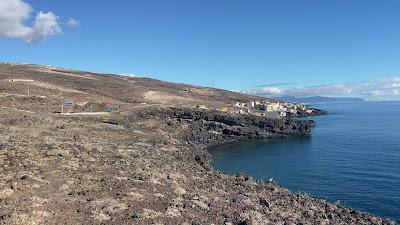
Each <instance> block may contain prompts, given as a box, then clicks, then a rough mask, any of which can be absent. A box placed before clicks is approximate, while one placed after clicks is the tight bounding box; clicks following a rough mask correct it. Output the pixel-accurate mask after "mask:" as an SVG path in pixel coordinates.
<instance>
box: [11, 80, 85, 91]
mask: <svg viewBox="0 0 400 225" xmlns="http://www.w3.org/2000/svg"><path fill="white" fill-rule="evenodd" d="M6 81H7V82H9V83H26V84H29V85H32V86H37V87H41V88H45V89H50V90H55V91H62V92H68V93H85V92H83V91H78V90H76V89H72V88H67V87H63V86H59V85H55V84H50V83H45V82H41V81H37V80H27V79H9V80H6Z"/></svg>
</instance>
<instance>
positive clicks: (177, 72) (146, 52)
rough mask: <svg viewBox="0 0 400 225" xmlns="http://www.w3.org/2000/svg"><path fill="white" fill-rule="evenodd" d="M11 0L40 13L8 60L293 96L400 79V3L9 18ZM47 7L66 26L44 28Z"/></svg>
mask: <svg viewBox="0 0 400 225" xmlns="http://www.w3.org/2000/svg"><path fill="white" fill-rule="evenodd" d="M10 1H11V2H23V3H25V4H27V5H29V6H30V7H31V11H30V13H29V15H30V16H29V18H26V19H25V20H23V21H20V22H21V23H23V25H24V26H25V27H24V28H26V27H27V28H29V27H33V29H31V30H29V31H26V32H25V33H23V34H20V33H18V35H19V36H18V35H17V34H15V35H10V33H5V32H3V33H1V31H0V56H1V59H0V60H1V61H11V62H31V63H37V64H46V65H47V64H50V65H57V66H62V67H69V68H76V69H83V70H90V71H99V72H111V73H132V74H137V75H143V76H150V77H153V78H157V79H161V80H167V81H174V82H183V83H192V84H197V85H206V86H210V85H214V86H215V87H220V88H225V89H231V90H258V91H260V90H261V91H262V90H263V89H265V88H263V87H262V86H265V87H267V89H265V90H270V89H271V88H272V87H274V88H275V89H279V90H283V92H284V93H286V91H285V90H288V89H293V88H304V87H306V88H312V87H315V86H320V85H327V84H335V85H351V84H354V83H357V84H359V83H363V82H374V81H376V80H378V81H379V80H382V79H384V80H385V82H386V81H387V79H388V78H392V77H399V75H400V63H399V62H400V13H398V12H399V10H400V1H395V0H393V1H390V0H385V1H368V0H359V1H356V0H335V1H322V0H320V1H307V0H304V1H266V0H264V1H231V0H226V1H224V0H218V1H215V0H212V1H207V0H196V1H195V0H181V1H174V0H172V1H161V0H160V1H152V0H149V1H132V0H130V1H128V0H126V1H118V0H115V1H112V2H110V1H77V0H68V1H48V0H35V1H33V0H0V10H3V12H0V14H3V15H4V14H6V13H7V12H6V9H5V8H4V5H7V4H9V2H10ZM2 4H3V6H2ZM41 11H42V12H43V18H44V19H46V21H49V20H51V18H52V17H51V16H52V15H49V14H46V13H48V12H51V13H52V14H53V15H54V16H55V17H57V18H58V19H57V22H58V24H57V25H58V26H59V28H60V29H59V30H57V29H53V30H51V32H50V31H48V30H46V29H39V28H38V29H36V28H34V23H35V20H36V19H35V17H36V16H37V14H39V13H40V12H41ZM3 17H4V16H3ZM49 17H51V18H49ZM71 18H73V19H74V21H75V23H70V24H69V25H70V26H69V25H68V23H67V22H68V21H69V22H71V20H70V19H71ZM2 19H3V20H4V18H2V16H1V15H0V28H1V26H2V24H1V22H2V21H1V20H2ZM6 19H7V18H6ZM78 21H79V24H78ZM3 26H4V23H3ZM52 28H55V27H54V26H53V27H52ZM10 29H11V28H10ZM3 31H4V29H3ZM396 82H397V81H396ZM277 83H286V85H275V84H277ZM385 84H386V83H385ZM268 88H269V89H268ZM390 91H392V90H390ZM360 93H361V92H360ZM360 93H358V94H354V93H353V94H352V95H360ZM396 93H397V92H396V91H393V94H396ZM271 94H273V93H271ZM386 94H388V93H386ZM331 95H334V93H331Z"/></svg>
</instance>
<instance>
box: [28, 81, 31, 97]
mask: <svg viewBox="0 0 400 225" xmlns="http://www.w3.org/2000/svg"><path fill="white" fill-rule="evenodd" d="M29 97H31V88H30V86H29V84H28V98H29Z"/></svg>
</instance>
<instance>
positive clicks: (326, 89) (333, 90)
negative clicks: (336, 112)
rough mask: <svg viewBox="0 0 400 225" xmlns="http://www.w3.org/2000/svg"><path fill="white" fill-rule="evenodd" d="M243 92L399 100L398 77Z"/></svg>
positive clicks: (270, 94) (399, 82) (270, 87)
mask: <svg viewBox="0 0 400 225" xmlns="http://www.w3.org/2000/svg"><path fill="white" fill-rule="evenodd" d="M243 92H244V93H248V94H253V95H263V96H270V97H278V96H297V97H309V96H327V97H361V98H364V99H368V100H400V76H398V77H391V78H381V79H376V80H369V81H362V82H356V83H348V84H328V85H319V86H311V87H294V88H285V87H281V86H264V87H260V88H256V89H251V90H245V91H243Z"/></svg>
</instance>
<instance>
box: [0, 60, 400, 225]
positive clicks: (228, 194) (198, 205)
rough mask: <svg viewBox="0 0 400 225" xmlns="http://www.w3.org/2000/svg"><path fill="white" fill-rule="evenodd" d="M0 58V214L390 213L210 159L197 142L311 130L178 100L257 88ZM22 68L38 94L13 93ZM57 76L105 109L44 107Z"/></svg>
mask: <svg viewBox="0 0 400 225" xmlns="http://www.w3.org/2000/svg"><path fill="white" fill-rule="evenodd" d="M1 66H2V70H1V71H2V76H3V80H1V81H0V87H1V88H3V90H4V92H8V93H18V95H15V94H14V95H7V96H5V97H2V98H0V101H1V103H2V104H4V105H8V106H9V105H10V104H12V108H1V109H0V141H1V143H0V171H1V172H0V175H1V176H0V223H2V224H28V223H37V224H60V223H65V224H160V223H162V224H212V223H213V224H242V225H244V224H285V223H286V224H300V223H302V224H360V223H361V224H395V223H394V222H391V221H387V220H384V219H382V218H379V217H375V216H373V215H370V214H368V213H364V212H360V211H357V210H352V209H348V208H344V207H342V206H340V205H337V204H331V203H326V202H325V201H323V200H320V199H314V198H311V197H309V196H305V195H300V194H296V193H292V192H290V191H288V190H287V189H286V188H284V187H281V186H279V185H276V184H273V183H268V182H267V183H266V182H262V181H258V180H254V179H253V178H252V177H250V176H248V175H245V174H237V175H236V176H231V175H227V174H224V173H221V172H218V171H216V170H215V169H213V168H212V161H211V160H212V158H211V155H210V154H209V153H208V152H207V150H206V148H205V147H207V146H213V145H215V144H227V143H233V142H241V141H244V140H256V139H262V138H274V137H278V138H279V137H286V136H291V135H309V134H311V129H312V127H313V126H314V125H315V124H314V123H313V122H311V121H300V120H294V119H290V118H289V119H284V120H277V119H269V118H265V117H256V116H252V115H231V114H227V113H223V112H218V111H204V110H199V109H196V108H190V107H188V105H189V106H190V105H197V104H205V103H208V104H209V105H210V107H216V108H220V107H221V106H224V105H226V104H228V103H229V102H235V101H237V100H238V99H239V100H240V99H244V100H246V101H247V99H250V98H251V99H254V98H257V97H253V96H246V95H241V94H238V93H233V92H228V91H223V90H216V89H209V88H200V87H193V86H185V85H182V84H172V83H165V82H161V81H155V80H151V79H147V78H130V79H128V80H127V79H126V78H125V77H118V76H106V75H98V74H93V73H90V74H89V75H90V77H91V78H92V79H87V76H88V75H87V74H88V73H85V72H76V71H75V72H71V71H67V72H65V71H64V72H65V73H66V74H65V73H64V74H60V73H59V72H54V73H53V72H52V71H48V70H46V71H45V72H43V71H42V70H37V66H31V65H18V66H8V65H1ZM10 71H11V72H10ZM72 73H73V74H72ZM70 74H72V75H73V76H71V75H70ZM10 79H13V80H14V81H15V79H19V80H17V82H10ZM22 80H23V81H24V82H25V81H27V80H28V81H29V82H31V83H32V84H33V85H32V87H31V91H32V93H34V94H37V95H40V96H45V95H46V96H48V97H46V98H36V97H34V96H32V97H31V96H23V95H21V93H22V92H23V91H24V90H25V89H26V84H25V83H23V82H22ZM32 80H33V81H32ZM66 80H67V81H70V82H66ZM19 81H21V82H19ZM34 85H36V86H34ZM116 87H118V88H117V89H116ZM61 88H62V89H63V90H66V91H68V92H66V93H64V95H65V96H67V97H69V98H75V99H81V100H84V101H88V100H91V101H96V100H97V101H99V99H100V100H101V99H103V98H104V99H105V100H106V101H108V102H109V104H110V105H111V106H112V107H113V108H114V109H115V110H114V111H113V112H112V113H110V114H104V115H103V114H100V115H91V116H87V115H84V116H83V115H76V116H73V117H70V116H67V117H65V116H62V115H59V114H57V113H54V112H57V110H59V108H60V102H63V100H64V96H62V95H60V94H59V92H60V91H59V90H60V89H61ZM183 89H185V90H189V91H185V92H182V91H180V90H183ZM99 90H101V93H99ZM143 93H144V94H143ZM210 96H211V97H210ZM177 101H179V102H180V105H176V104H175V102H177ZM142 103H146V104H142ZM26 110H29V111H30V112H29V113H28V112H26Z"/></svg>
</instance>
